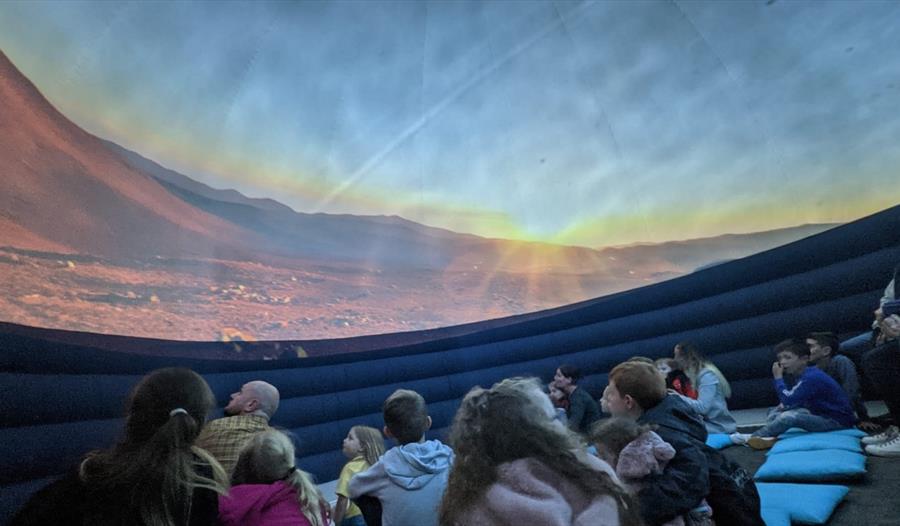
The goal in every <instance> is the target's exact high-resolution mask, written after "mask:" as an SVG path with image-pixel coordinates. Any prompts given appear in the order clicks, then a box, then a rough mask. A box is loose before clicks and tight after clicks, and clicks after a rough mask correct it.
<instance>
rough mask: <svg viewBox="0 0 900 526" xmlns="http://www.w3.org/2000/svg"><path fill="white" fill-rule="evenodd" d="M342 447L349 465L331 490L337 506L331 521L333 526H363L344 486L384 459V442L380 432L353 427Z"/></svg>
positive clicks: (364, 524) (359, 515)
mask: <svg viewBox="0 0 900 526" xmlns="http://www.w3.org/2000/svg"><path fill="white" fill-rule="evenodd" d="M342 446H343V451H344V455H345V456H346V457H347V458H349V459H350V461H349V462H347V463H346V464H345V465H344V469H342V470H341V476H340V477H339V478H338V483H337V488H335V490H334V492H335V494H336V495H337V503H336V504H335V505H334V513H333V514H332V518H333V519H334V524H335V525H336V526H366V522H365V520H363V516H362V512H361V511H360V509H359V507H358V506H357V505H356V504H353V503H352V502H350V497H349V492H348V491H347V486H348V485H349V484H350V479H352V478H353V476H354V475H356V474H357V473H359V472H361V471H365V470H367V469H369V467H370V466H371V465H372V464H375V463H376V462H378V459H380V458H381V456H382V455H384V438H382V436H381V431H379V430H377V429H375V428H374V427H367V426H353V427H351V428H350V432H349V433H347V438H345V439H344V442H343V444H342Z"/></svg>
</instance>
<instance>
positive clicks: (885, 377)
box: [863, 314, 900, 457]
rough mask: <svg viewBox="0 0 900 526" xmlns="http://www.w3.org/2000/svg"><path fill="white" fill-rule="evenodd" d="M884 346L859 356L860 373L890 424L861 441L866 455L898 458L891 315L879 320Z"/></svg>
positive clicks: (897, 369) (898, 392)
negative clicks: (875, 393)
mask: <svg viewBox="0 0 900 526" xmlns="http://www.w3.org/2000/svg"><path fill="white" fill-rule="evenodd" d="M879 325H880V329H881V333H882V335H883V336H884V343H882V344H881V345H879V346H878V347H876V348H874V349H872V350H871V351H869V352H867V353H866V354H865V355H864V356H863V371H864V372H865V373H866V376H868V377H869V379H870V380H871V381H872V384H873V386H874V387H875V389H876V390H877V391H878V393H879V394H880V395H881V397H882V398H883V399H884V404H885V405H886V406H887V408H888V413H889V416H890V417H891V420H892V421H893V422H894V425H892V426H890V427H888V428H887V430H886V431H884V432H883V433H881V434H879V435H875V436H874V437H867V438H863V442H864V443H866V452H867V453H869V454H871V455H877V456H884V457H900V432H898V429H897V424H898V423H900V389H898V388H897V379H898V378H900V344H898V338H900V316H897V315H896V314H895V315H892V316H888V317H887V318H884V319H882V320H880V321H879Z"/></svg>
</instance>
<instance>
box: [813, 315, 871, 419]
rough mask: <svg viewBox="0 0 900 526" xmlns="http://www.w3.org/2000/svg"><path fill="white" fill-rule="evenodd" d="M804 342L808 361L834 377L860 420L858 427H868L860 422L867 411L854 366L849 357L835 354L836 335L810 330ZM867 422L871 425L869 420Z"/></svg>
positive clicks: (866, 415) (866, 414)
mask: <svg viewBox="0 0 900 526" xmlns="http://www.w3.org/2000/svg"><path fill="white" fill-rule="evenodd" d="M806 344H807V345H809V363H810V364H811V365H815V366H816V367H818V368H819V369H821V370H822V371H824V372H825V374H827V375H828V376H830V377H832V378H834V381H835V382H837V383H838V385H840V386H841V388H842V389H843V390H844V392H845V393H846V394H847V398H849V399H850V403H851V404H852V405H853V410H854V411H856V418H857V420H860V421H861V423H860V427H861V428H866V427H869V426H868V425H867V426H864V425H863V423H862V422H868V420H869V412H868V410H867V409H866V404H865V403H864V402H863V399H862V395H861V394H860V391H859V375H858V374H857V373H856V366H855V365H853V360H851V359H850V358H847V357H846V356H844V355H841V354H835V351H836V350H837V349H838V348H839V345H840V344H839V342H838V339H837V336H835V335H834V333H833V332H811V333H809V334H807V335H806ZM868 424H869V425H873V424H871V423H870V422H869V423H868Z"/></svg>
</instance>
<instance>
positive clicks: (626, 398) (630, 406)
mask: <svg viewBox="0 0 900 526" xmlns="http://www.w3.org/2000/svg"><path fill="white" fill-rule="evenodd" d="M622 401H623V402H625V407H626V408H628V410H629V411H631V410H632V409H634V405H635V404H636V403H637V402H635V401H634V398H632V396H631V395H629V394H627V395H625V396H623V397H622Z"/></svg>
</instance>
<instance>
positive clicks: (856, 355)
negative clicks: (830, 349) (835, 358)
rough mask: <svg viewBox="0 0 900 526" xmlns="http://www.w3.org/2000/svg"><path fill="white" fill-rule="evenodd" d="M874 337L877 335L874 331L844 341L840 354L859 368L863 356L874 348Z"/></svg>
mask: <svg viewBox="0 0 900 526" xmlns="http://www.w3.org/2000/svg"><path fill="white" fill-rule="evenodd" d="M874 337H875V335H874V333H873V332H872V331H866V332H864V333H862V334H859V335H856V336H854V337H852V338H850V339H847V340H844V341H842V342H841V347H840V352H841V354H843V355H845V356H847V357H848V358H850V359H851V360H853V363H854V364H856V367H859V366H860V362H861V361H862V356H863V354H865V353H866V351H868V350H870V349H871V348H872V340H873V338H874Z"/></svg>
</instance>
